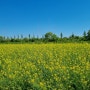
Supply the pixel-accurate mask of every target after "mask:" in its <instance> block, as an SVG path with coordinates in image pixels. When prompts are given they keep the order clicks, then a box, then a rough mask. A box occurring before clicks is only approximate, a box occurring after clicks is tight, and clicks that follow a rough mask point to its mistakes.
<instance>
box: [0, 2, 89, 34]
mask: <svg viewBox="0 0 90 90" xmlns="http://www.w3.org/2000/svg"><path fill="white" fill-rule="evenodd" d="M89 29H90V0H0V35H3V36H14V35H16V36H17V35H21V34H23V35H24V36H27V35H28V34H31V35H33V34H34V35H39V36H41V35H44V34H45V33H46V32H49V31H50V32H53V33H55V34H57V35H59V34H60V33H61V32H62V33H63V35H64V36H70V35H71V34H72V33H74V34H75V35H82V34H83V32H84V30H85V31H88V30H89Z"/></svg>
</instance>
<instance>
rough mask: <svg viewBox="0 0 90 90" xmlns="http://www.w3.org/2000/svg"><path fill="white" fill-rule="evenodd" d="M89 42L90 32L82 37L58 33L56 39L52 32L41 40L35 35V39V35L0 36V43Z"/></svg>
mask: <svg viewBox="0 0 90 90" xmlns="http://www.w3.org/2000/svg"><path fill="white" fill-rule="evenodd" d="M84 41H87V42H89V41H90V30H88V32H85V31H84V33H83V36H77V35H74V34H72V35H70V36H69V37H63V34H62V32H61V33H60V37H58V36H57V35H56V34H54V33H52V32H47V33H46V34H45V35H44V36H42V37H41V38H39V36H38V35H37V37H35V35H33V37H31V35H30V34H29V35H28V37H24V36H23V35H21V36H19V35H18V36H17V38H16V37H15V36H14V37H13V38H12V37H11V38H9V37H7V38H6V37H3V36H0V43H50V42H53V43H68V42H84Z"/></svg>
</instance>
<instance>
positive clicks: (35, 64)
mask: <svg viewBox="0 0 90 90" xmlns="http://www.w3.org/2000/svg"><path fill="white" fill-rule="evenodd" d="M0 90H90V44H87V43H84V44H72V43H67V44H1V45H0Z"/></svg>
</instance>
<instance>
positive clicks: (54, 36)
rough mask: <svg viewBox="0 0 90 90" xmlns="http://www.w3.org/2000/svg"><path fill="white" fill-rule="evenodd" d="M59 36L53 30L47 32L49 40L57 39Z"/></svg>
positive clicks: (46, 35)
mask: <svg viewBox="0 0 90 90" xmlns="http://www.w3.org/2000/svg"><path fill="white" fill-rule="evenodd" d="M57 38H58V37H57V35H56V34H53V33H52V32H47V33H46V34H45V40H47V41H56V40H57Z"/></svg>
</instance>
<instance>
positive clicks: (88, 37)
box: [87, 30, 90, 40]
mask: <svg viewBox="0 0 90 90" xmlns="http://www.w3.org/2000/svg"><path fill="white" fill-rule="evenodd" d="M87 40H90V30H88V32H87Z"/></svg>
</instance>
